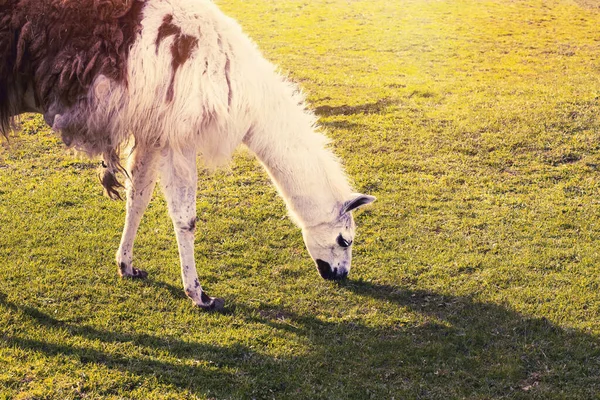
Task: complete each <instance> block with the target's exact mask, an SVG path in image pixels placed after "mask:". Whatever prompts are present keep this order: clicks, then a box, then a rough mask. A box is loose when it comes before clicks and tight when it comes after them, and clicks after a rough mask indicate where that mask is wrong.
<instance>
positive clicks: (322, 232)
mask: <svg viewBox="0 0 600 400" xmlns="http://www.w3.org/2000/svg"><path fill="white" fill-rule="evenodd" d="M373 201H375V197H373V196H367V195H364V194H355V195H354V196H353V197H352V199H350V200H348V201H346V202H345V203H343V204H342V206H341V208H340V210H339V214H338V215H337V217H336V218H335V219H334V220H333V221H332V222H328V223H323V224H319V225H316V226H312V227H308V228H304V229H303V230H302V236H303V237H304V243H305V244H306V248H307V249H308V252H309V253H310V256H311V257H312V259H313V260H314V261H315V263H316V264H317V269H318V270H319V274H321V276H322V277H323V278H324V279H330V280H340V279H343V278H345V277H346V276H347V275H348V272H350V264H351V262H352V242H353V241H354V228H355V226H354V219H353V218H352V210H354V209H356V208H358V207H360V206H363V205H365V204H369V203H372V202H373Z"/></svg>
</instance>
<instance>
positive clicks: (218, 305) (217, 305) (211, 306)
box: [198, 297, 225, 311]
mask: <svg viewBox="0 0 600 400" xmlns="http://www.w3.org/2000/svg"><path fill="white" fill-rule="evenodd" d="M198 307H200V308H201V309H203V310H204V311H223V309H224V308H225V300H224V299H222V298H220V297H212V298H211V299H210V302H209V303H208V304H199V305H198Z"/></svg>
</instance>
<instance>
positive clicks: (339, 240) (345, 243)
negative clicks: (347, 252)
mask: <svg viewBox="0 0 600 400" xmlns="http://www.w3.org/2000/svg"><path fill="white" fill-rule="evenodd" d="M337 244H338V245H340V246H341V247H350V245H351V244H352V241H347V240H346V239H344V238H343V237H342V235H341V234H340V235H338V237H337Z"/></svg>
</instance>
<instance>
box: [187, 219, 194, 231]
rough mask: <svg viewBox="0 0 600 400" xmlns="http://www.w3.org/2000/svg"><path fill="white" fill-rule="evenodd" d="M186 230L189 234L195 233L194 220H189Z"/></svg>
mask: <svg viewBox="0 0 600 400" xmlns="http://www.w3.org/2000/svg"><path fill="white" fill-rule="evenodd" d="M187 230H188V231H190V232H195V231H196V218H192V219H191V220H190V224H189V225H188V228H187Z"/></svg>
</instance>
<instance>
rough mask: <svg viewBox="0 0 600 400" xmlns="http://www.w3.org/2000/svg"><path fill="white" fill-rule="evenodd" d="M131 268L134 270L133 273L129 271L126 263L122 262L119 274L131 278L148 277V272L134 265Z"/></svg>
mask: <svg viewBox="0 0 600 400" xmlns="http://www.w3.org/2000/svg"><path fill="white" fill-rule="evenodd" d="M131 270H132V273H130V274H129V273H127V272H126V268H125V264H124V263H121V264H120V265H119V276H120V277H121V278H129V279H146V278H147V277H148V273H147V272H146V271H143V270H141V269H137V268H135V267H132V268H131Z"/></svg>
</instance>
